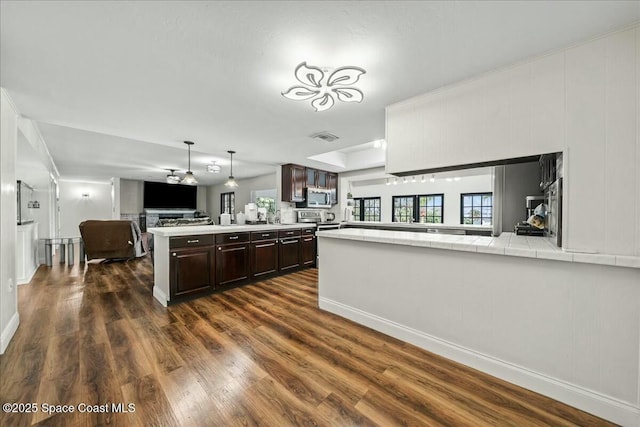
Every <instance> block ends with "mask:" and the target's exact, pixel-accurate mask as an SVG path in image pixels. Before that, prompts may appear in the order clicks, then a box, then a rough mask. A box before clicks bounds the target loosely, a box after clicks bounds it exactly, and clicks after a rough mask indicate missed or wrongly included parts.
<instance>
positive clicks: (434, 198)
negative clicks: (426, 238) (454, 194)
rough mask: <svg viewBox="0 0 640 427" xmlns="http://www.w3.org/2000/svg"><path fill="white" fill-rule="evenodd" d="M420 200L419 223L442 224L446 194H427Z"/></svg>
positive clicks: (419, 198) (419, 197) (420, 197)
mask: <svg viewBox="0 0 640 427" xmlns="http://www.w3.org/2000/svg"><path fill="white" fill-rule="evenodd" d="M416 198H417V199H418V203H417V205H418V222H420V223H430V224H442V220H443V215H442V211H443V201H444V194H425V195H422V196H416Z"/></svg>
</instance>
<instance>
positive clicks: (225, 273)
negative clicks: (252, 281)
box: [215, 243, 250, 287]
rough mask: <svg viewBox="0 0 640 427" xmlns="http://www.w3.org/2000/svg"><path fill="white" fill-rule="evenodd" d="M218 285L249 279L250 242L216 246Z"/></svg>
mask: <svg viewBox="0 0 640 427" xmlns="http://www.w3.org/2000/svg"><path fill="white" fill-rule="evenodd" d="M215 252H216V287H221V286H226V285H230V284H233V283H236V282H241V281H243V280H247V279H249V273H250V264H249V243H240V244H237V245H217V246H216V251H215Z"/></svg>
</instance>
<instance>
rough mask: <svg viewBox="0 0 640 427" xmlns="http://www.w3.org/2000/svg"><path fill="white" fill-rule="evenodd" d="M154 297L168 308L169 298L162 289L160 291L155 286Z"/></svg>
mask: <svg viewBox="0 0 640 427" xmlns="http://www.w3.org/2000/svg"><path fill="white" fill-rule="evenodd" d="M153 297H154V298H155V299H157V300H158V302H160V304H162V306H163V307H166V306H167V301H169V298H167V294H165V293H164V292H163V291H162V289H160V288H159V287H158V286H156V285H153Z"/></svg>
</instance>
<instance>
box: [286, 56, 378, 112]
mask: <svg viewBox="0 0 640 427" xmlns="http://www.w3.org/2000/svg"><path fill="white" fill-rule="evenodd" d="M329 71H330V70H328V69H324V70H323V69H320V68H318V67H314V66H309V65H307V63H306V62H303V63H301V64H300V65H298V66H297V67H296V70H295V73H294V74H295V76H296V79H298V81H299V82H300V83H302V84H303V85H304V86H292V87H291V88H289V90H288V91H286V92H282V96H284V97H285V98H288V99H292V100H294V101H304V100H308V99H310V100H311V106H312V107H313V108H315V109H316V111H325V110H328V109H329V108H331V107H333V104H334V103H335V98H338V100H339V101H342V102H362V100H363V99H364V94H363V93H362V91H360V90H359V89H356V88H354V87H349V86H350V85H352V84H354V83H356V82H357V81H358V80H359V79H360V76H361V75H363V74H364V73H366V71H365V70H363V69H362V68H360V67H340V68H337V69H335V70H333V72H331V73H329ZM334 97H335V98H334Z"/></svg>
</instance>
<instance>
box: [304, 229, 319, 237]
mask: <svg viewBox="0 0 640 427" xmlns="http://www.w3.org/2000/svg"><path fill="white" fill-rule="evenodd" d="M309 234H316V228H315V227H307V228H303V229H302V235H303V236H307V235H309Z"/></svg>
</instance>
